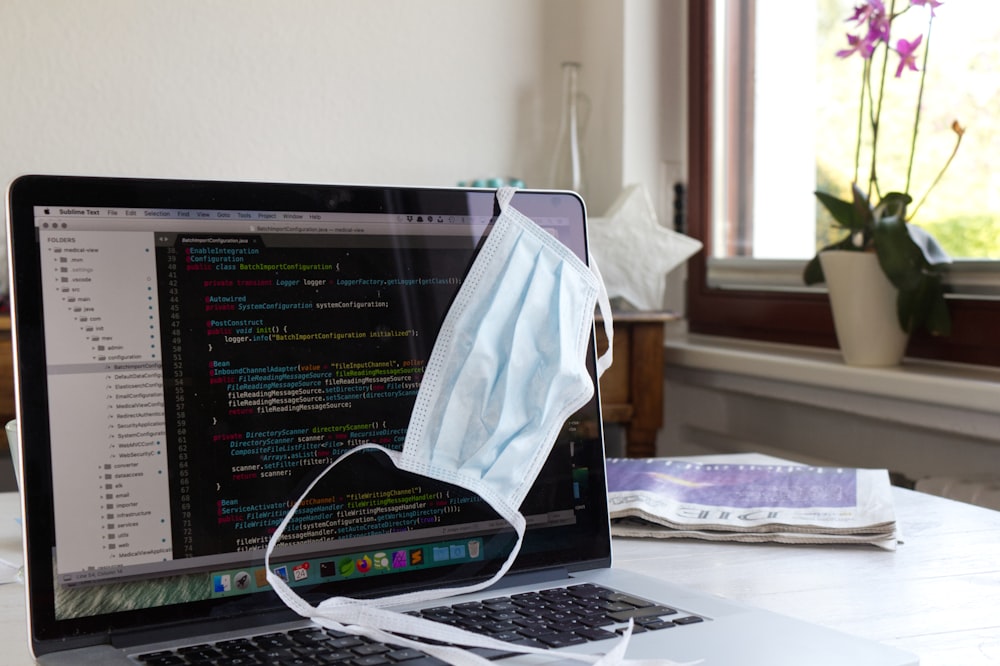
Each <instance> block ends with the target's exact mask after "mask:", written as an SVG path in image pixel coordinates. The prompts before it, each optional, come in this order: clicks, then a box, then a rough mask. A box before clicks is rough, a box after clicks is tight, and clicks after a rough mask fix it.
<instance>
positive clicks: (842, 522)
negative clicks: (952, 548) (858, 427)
mask: <svg viewBox="0 0 1000 666" xmlns="http://www.w3.org/2000/svg"><path fill="white" fill-rule="evenodd" d="M607 471H608V502H609V504H610V509H611V533H612V534H613V535H616V536H626V537H657V538H667V537H694V538H699V539H709V540H713V541H745V542H765V541H769V542H781V543H810V544H817V543H841V544H846V543H852V544H854V543H859V544H873V545H875V546H879V547H880V548H885V549H886V550H895V549H896V542H897V540H898V536H899V535H898V532H897V525H896V517H895V509H894V507H893V502H892V494H891V491H890V483H889V473H888V472H887V471H886V470H884V469H853V468H839V467H810V466H806V465H786V464H773V465H771V464H764V465H760V464H738V463H737V464H719V463H698V462H689V461H684V460H671V459H669V458H609V459H608V461H607Z"/></svg>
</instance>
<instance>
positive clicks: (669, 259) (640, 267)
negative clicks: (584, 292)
mask: <svg viewBox="0 0 1000 666" xmlns="http://www.w3.org/2000/svg"><path fill="white" fill-rule="evenodd" d="M589 236H590V253H591V255H592V256H593V257H594V260H595V261H596V262H597V266H598V268H599V269H600V271H601V273H602V275H603V276H604V283H605V285H606V286H607V288H608V296H609V297H611V298H615V297H621V298H624V299H625V300H627V301H628V302H629V303H631V304H632V305H634V306H635V307H636V308H638V309H640V310H662V309H663V300H664V295H665V292H666V282H667V273H669V272H670V271H672V270H673V269H674V268H676V267H677V266H680V265H681V264H683V263H684V262H685V261H687V260H688V258H690V257H691V256H692V255H693V254H694V253H696V252H697V251H698V250H700V249H701V242H699V241H697V240H695V239H693V238H690V237H688V236H685V235H684V234H680V233H677V232H676V231H673V230H671V229H668V228H666V227H665V226H663V225H662V224H660V223H659V221H658V220H657V216H656V211H655V210H654V208H653V204H652V202H651V201H650V199H649V195H648V194H647V193H646V189H645V188H644V187H643V186H641V185H630V186H629V187H627V188H625V189H624V190H623V191H622V193H621V194H620V195H618V198H617V199H616V200H615V202H614V203H613V204H612V205H611V207H610V208H609V209H608V212H607V213H605V215H604V216H603V217H591V218H590V219H589Z"/></svg>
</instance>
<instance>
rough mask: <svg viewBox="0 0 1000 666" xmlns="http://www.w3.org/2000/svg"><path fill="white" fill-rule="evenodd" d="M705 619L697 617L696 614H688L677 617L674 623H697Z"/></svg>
mask: <svg viewBox="0 0 1000 666" xmlns="http://www.w3.org/2000/svg"><path fill="white" fill-rule="evenodd" d="M704 621H705V619H704V618H701V617H698V616H697V615H688V616H687V617H679V618H677V619H676V620H674V624H698V623H699V622H704Z"/></svg>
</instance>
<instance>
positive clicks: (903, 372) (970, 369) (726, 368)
mask: <svg viewBox="0 0 1000 666" xmlns="http://www.w3.org/2000/svg"><path fill="white" fill-rule="evenodd" d="M665 347H666V348H665V362H666V364H667V368H668V374H669V371H670V369H671V367H673V368H679V369H687V370H691V371H710V372H712V373H713V374H718V373H723V374H725V375H726V376H727V379H726V380H724V381H717V382H713V383H717V385H718V388H719V389H720V390H728V391H736V392H746V393H753V394H756V395H771V397H776V398H785V399H789V400H794V401H799V402H808V403H817V402H826V404H827V406H828V407H830V408H839V409H842V410H843V411H850V412H854V413H860V414H870V415H878V416H880V417H885V416H886V415H887V414H891V412H893V411H894V410H893V409H891V408H890V407H891V405H892V404H899V403H905V404H908V405H911V406H912V404H913V403H918V404H922V405H926V406H927V407H928V409H927V410H925V411H923V412H922V413H921V414H922V416H920V417H916V418H915V417H914V410H912V409H907V410H906V412H907V416H906V417H905V420H906V421H907V422H909V423H913V421H914V420H915V421H927V422H928V423H930V424H934V425H936V426H937V427H938V428H940V429H948V428H951V427H954V428H955V429H957V430H959V431H964V430H968V429H969V428H972V429H973V430H974V431H975V432H969V433H968V434H975V435H977V436H986V437H988V438H990V439H994V438H996V437H997V433H996V431H993V432H992V433H984V432H980V428H979V427H976V426H975V425H974V424H970V423H963V421H962V416H961V414H963V413H965V414H967V413H969V412H976V413H978V414H979V415H980V416H985V417H987V420H988V421H991V422H993V421H994V420H1000V368H992V367H985V366H975V365H966V364H959V363H948V362H941V361H930V360H925V359H911V358H907V359H904V361H903V363H902V364H901V365H899V366H897V367H891V368H861V367H851V366H847V365H844V363H843V361H842V360H841V357H840V353H839V352H838V351H837V350H831V349H823V348H816V347H805V346H797V345H787V344H776V343H767V342H756V341H750V340H740V339H736V338H724V337H716V336H707V335H695V334H689V335H686V336H683V337H678V338H676V339H670V338H668V339H667V341H666V343H665ZM769 387H770V388H769ZM781 387H784V389H782V388H781ZM803 388H804V389H806V390H805V392H802V391H801V389H803ZM810 391H813V392H815V391H819V392H821V395H820V394H815V393H813V394H812V395H811V396H810ZM830 391H833V392H837V393H839V392H844V395H841V396H839V397H837V402H836V404H832V402H831V396H830V393H829V392H830ZM942 410H943V411H942ZM946 415H948V416H949V417H948V418H944V417H945V416H946ZM990 417H992V418H990Z"/></svg>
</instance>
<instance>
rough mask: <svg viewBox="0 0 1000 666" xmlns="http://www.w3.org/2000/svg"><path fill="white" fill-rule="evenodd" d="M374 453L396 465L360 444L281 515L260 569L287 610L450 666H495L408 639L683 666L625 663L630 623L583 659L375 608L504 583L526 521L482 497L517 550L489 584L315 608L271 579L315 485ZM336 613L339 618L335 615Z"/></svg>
mask: <svg viewBox="0 0 1000 666" xmlns="http://www.w3.org/2000/svg"><path fill="white" fill-rule="evenodd" d="M372 450H376V451H381V452H383V453H385V454H387V455H388V456H389V457H390V459H391V460H392V462H393V464H396V463H397V461H398V452H397V451H392V450H390V449H385V448H383V447H381V446H379V445H378V444H361V445H358V446H357V447H355V448H354V449H351V450H350V451H347V452H345V453H343V454H342V455H341V456H339V457H338V458H337V459H336V460H334V461H333V462H332V463H330V464H329V465H328V466H327V467H326V468H325V469H324V470H323V471H322V472H320V473H319V474H318V475H317V476H316V478H315V479H313V481H312V482H311V483H310V484H309V486H308V487H307V488H306V489H305V491H304V492H303V493H302V495H301V496H300V497H299V498H298V499H297V500H296V501H295V503H294V504H293V505H292V507H291V509H290V510H289V511H288V513H287V514H286V515H285V517H284V519H282V521H281V523H280V524H279V525H278V527H277V529H275V531H274V533H273V534H272V535H271V539H270V540H269V541H268V544H267V550H266V552H265V554H264V566H265V567H266V575H267V581H268V582H269V583H270V584H271V586H272V587H273V588H274V591H275V592H276V593H277V594H278V596H279V597H280V598H281V600H282V601H284V602H285V604H286V605H287V606H288V607H289V608H291V609H292V610H293V611H295V612H296V613H297V614H298V615H300V616H301V617H305V618H308V619H309V620H311V621H312V622H314V623H315V624H317V625H319V626H321V627H325V628H327V629H333V630H336V631H342V632H344V633H348V634H353V635H356V636H366V637H368V638H371V639H373V640H377V641H383V642H387V643H391V644H394V645H401V646H403V647H410V648H414V649H417V650H421V651H423V652H425V653H427V654H429V655H431V656H433V657H437V658H438V659H441V660H443V661H445V662H447V663H449V664H452V666H489V665H490V664H492V663H493V662H491V661H489V660H487V659H485V658H483V657H481V656H479V655H477V654H475V653H473V652H469V651H468V650H466V649H463V648H460V647H455V646H453V645H436V644H434V643H428V642H425V641H422V640H418V639H414V638H409V637H408V636H411V635H414V634H417V635H419V637H420V638H424V639H426V640H430V641H438V642H445V643H452V644H457V645H464V646H467V647H484V648H490V649H495V650H503V651H505V652H519V653H522V654H539V655H552V654H556V655H558V656H559V657H560V658H563V659H569V660H573V661H580V662H583V663H586V664H593V666H681V665H680V664H678V663H677V662H674V661H670V660H667V659H643V660H629V659H625V658H624V655H625V651H626V649H627V648H628V643H629V640H630V639H631V637H632V630H633V627H634V626H635V625H634V622H633V620H631V619H629V623H628V627H627V628H626V629H625V630H624V631H623V632H622V635H621V638H619V639H618V641H617V642H616V643H615V644H614V647H612V649H611V650H609V651H608V652H606V653H605V654H603V655H600V654H581V653H578V652H553V651H552V650H550V649H548V648H539V647H531V646H525V645H516V644H512V643H507V642H504V641H500V640H497V639H495V638H490V637H488V636H483V635H482V634H476V633H474V632H471V631H469V630H467V629H461V628H459V627H454V626H450V625H446V624H441V623H439V622H434V621H433V620H427V619H425V618H419V617H414V616H411V615H406V614H404V613H400V612H397V611H391V610H388V609H385V608H381V607H379V604H385V605H389V604H392V605H402V604H405V603H407V601H409V602H414V601H424V600H427V599H437V598H441V597H444V596H453V595H457V594H464V593H467V592H475V591H479V590H482V589H485V588H487V587H489V586H490V585H492V584H493V583H495V582H496V581H498V580H499V579H500V578H501V577H503V575H504V574H505V573H506V571H507V569H509V568H510V565H511V564H513V561H514V559H515V558H516V557H517V554H518V552H519V551H520V549H521V544H522V542H523V540H524V529H525V521H524V516H523V515H522V514H521V513H520V511H517V510H516V509H511V508H510V507H509V506H507V505H506V504H505V503H504V502H503V501H502V500H501V501H500V502H499V506H496V505H494V501H495V500H496V499H497V498H495V497H494V498H488V497H484V499H486V500H487V501H488V502H490V504H491V505H493V507H494V509H495V510H496V511H497V513H499V514H500V515H501V516H502V517H503V518H505V519H506V520H508V521H509V522H511V523H512V524H513V525H514V527H515V530H516V532H517V535H518V539H517V544H516V545H515V546H514V549H513V550H512V551H511V554H510V556H509V557H508V559H507V561H506V562H504V565H503V566H502V567H501V569H500V570H499V571H498V572H497V573H496V574H494V576H493V577H492V578H491V579H490V580H487V581H483V582H481V583H477V584H474V585H469V586H466V587H462V588H451V589H444V590H442V589H438V590H429V591H426V592H411V593H408V594H401V595H395V596H392V597H384V598H382V599H368V600H359V599H351V598H349V597H332V598H330V599H327V600H326V601H324V602H321V603H320V605H319V606H313V605H311V604H310V603H309V602H307V601H306V600H305V599H303V598H302V597H300V596H299V595H298V594H296V593H295V592H294V591H293V590H292V589H291V587H289V585H288V584H287V583H286V582H285V581H284V580H283V579H282V578H281V577H279V576H278V575H277V574H275V573H274V571H273V570H272V569H271V554H272V552H273V551H274V547H275V545H276V544H277V542H278V540H279V539H280V538H281V535H282V534H283V533H284V531H285V528H286V527H287V526H288V523H289V522H290V521H291V518H292V516H293V515H294V514H295V512H296V510H297V509H298V508H299V506H300V505H301V504H302V502H303V501H304V500H305V498H306V497H307V496H308V495H309V493H310V492H312V489H313V488H314V487H315V486H316V484H317V483H319V481H320V480H321V479H322V478H323V477H324V476H326V474H327V473H328V472H329V471H330V470H331V469H333V468H334V467H336V466H337V464H338V463H340V462H341V461H343V460H345V459H346V458H348V457H349V456H351V455H354V454H355V453H358V452H360V451H372ZM335 611H339V612H336V613H335ZM334 614H336V615H337V616H339V620H338V619H334V618H333V617H331V615H334ZM692 663H696V662H692Z"/></svg>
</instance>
